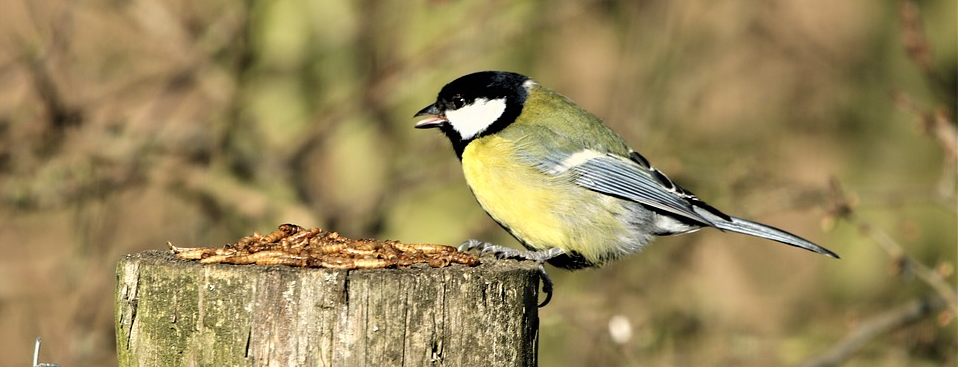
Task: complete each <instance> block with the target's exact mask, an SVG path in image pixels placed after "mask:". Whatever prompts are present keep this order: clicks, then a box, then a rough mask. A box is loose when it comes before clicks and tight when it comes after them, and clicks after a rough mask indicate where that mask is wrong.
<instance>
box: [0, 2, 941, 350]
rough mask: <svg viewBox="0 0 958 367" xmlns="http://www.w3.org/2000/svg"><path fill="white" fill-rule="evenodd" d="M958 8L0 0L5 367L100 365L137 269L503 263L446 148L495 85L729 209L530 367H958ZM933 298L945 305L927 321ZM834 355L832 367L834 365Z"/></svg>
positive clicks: (623, 271) (584, 287)
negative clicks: (298, 237) (773, 229)
mask: <svg viewBox="0 0 958 367" xmlns="http://www.w3.org/2000/svg"><path fill="white" fill-rule="evenodd" d="M956 14H958V7H956V2H955V1H945V0H935V1H932V0H927V1H870V0H846V1H827V0H772V1H762V2H755V1H745V0H729V1H709V0H681V1H665V0H647V1H628V0H621V1H616V0H587V1H571V0H560V1H544V0H522V1H501V0H493V1H488V0H451V1H441V0H433V1H421V0H417V1H374V0H360V1H341V0H273V1H257V0H249V1H244V2H239V1H226V0H202V1H196V0H123V1H97V0H93V1H65V0H50V1H30V0H0V366H24V365H29V364H30V361H31V356H32V352H33V342H34V338H36V337H37V336H41V337H43V349H42V351H41V356H40V360H41V361H43V362H53V363H59V364H61V365H63V366H110V365H115V364H116V358H115V355H114V353H115V350H114V331H113V286H114V281H115V276H114V269H115V265H116V262H117V261H118V259H119V258H120V257H121V256H123V255H124V254H129V253H135V252H139V251H144V250H151V249H165V248H166V242H167V241H171V242H172V243H174V244H176V245H180V246H221V245H223V244H225V243H227V242H231V241H235V240H236V239H238V238H240V237H241V236H244V235H247V234H250V233H252V232H253V231H261V232H268V231H270V230H272V229H274V228H275V227H276V226H277V225H279V224H281V223H285V222H292V223H296V224H299V225H303V226H309V227H313V226H316V227H323V228H326V229H330V230H335V231H339V232H340V233H342V234H343V235H346V236H349V237H353V238H364V237H376V238H381V239H398V240H402V241H406V242H422V243H444V244H458V243H459V242H461V241H462V240H464V239H467V238H479V239H483V240H486V241H491V242H496V243H501V244H512V245H514V244H515V243H516V242H515V241H514V240H513V239H512V238H511V237H509V236H508V234H506V233H505V232H504V231H503V230H501V229H500V228H499V227H498V226H497V225H496V224H495V223H494V222H493V221H492V220H491V219H489V218H488V217H487V216H486V215H485V213H484V212H483V211H482V210H481V209H480V208H479V206H478V205H477V204H476V203H475V201H474V199H473V197H472V195H471V194H470V193H469V191H468V189H467V188H466V186H465V183H464V181H463V179H462V174H461V171H460V167H459V164H458V162H457V161H456V158H455V155H454V153H453V152H452V149H451V148H450V147H449V144H448V141H447V140H446V138H445V137H444V136H442V135H441V134H439V133H438V132H436V131H421V130H415V129H413V128H412V125H413V124H414V123H415V121H416V120H415V119H413V118H412V115H413V113H415V112H416V111H418V110H419V109H420V108H422V107H424V106H426V105H428V104H430V103H432V102H433V101H434V99H435V95H436V93H437V92H438V91H439V88H441V87H442V85H443V84H445V83H446V82H448V81H451V80H452V79H454V78H456V77H458V76H460V75H463V74H467V73H470V72H473V71H479V70H489V69H496V70H510V71H516V72H520V73H523V74H526V75H529V76H531V77H533V78H534V79H536V80H537V81H538V82H540V84H543V85H546V86H549V87H551V88H553V89H556V90H558V91H559V92H561V93H563V94H565V95H567V96H569V97H570V98H572V99H574V100H575V101H577V102H578V103H579V104H581V105H583V106H585V107H586V108H587V109H589V110H590V111H592V112H594V113H596V114H597V115H598V116H600V117H601V118H603V119H604V120H605V121H607V122H608V123H609V124H610V125H612V126H613V128H614V129H615V130H617V131H618V132H619V133H620V134H621V135H623V136H624V137H625V138H626V139H627V140H628V141H629V142H630V143H631V144H632V146H633V147H634V148H635V149H637V150H639V151H641V152H642V153H643V154H644V155H645V156H646V157H648V158H649V159H650V160H651V161H652V162H653V164H655V165H656V166H658V167H659V168H660V169H662V170H663V171H664V172H666V173H668V174H669V175H670V176H671V177H672V178H673V179H674V180H676V181H677V182H679V183H680V184H681V185H683V186H684V187H686V188H688V189H689V190H691V191H693V192H695V193H696V194H698V196H700V197H701V198H703V199H704V200H706V201H708V202H709V203H710V204H712V205H714V206H716V207H718V208H721V209H723V210H724V211H726V212H728V213H729V214H734V215H738V216H742V217H745V218H750V219H753V220H757V221H761V222H764V223H768V224H771V225H774V226H778V227H782V228H785V229H787V230H789V231H791V232H794V233H797V234H800V235H802V236H803V237H806V238H808V239H810V240H812V241H814V242H817V243H819V244H822V245H824V246H826V247H828V248H830V249H831V250H834V251H836V252H838V253H839V254H840V255H841V256H842V259H841V260H833V259H829V258H826V257H823V256H818V255H815V254H812V253H809V252H805V251H800V250H797V249H794V248H789V247H787V246H782V245H779V244H776V243H774V242H770V241H765V240H761V239H756V238H751V237H746V236H741V235H735V234H723V233H720V232H718V231H715V230H703V231H701V232H698V233H695V234H689V235H682V236H675V237H668V238H662V239H660V240H658V241H657V242H656V243H655V244H654V245H653V246H650V247H649V248H648V249H647V250H646V251H644V252H643V253H641V254H639V255H636V256H632V257H630V258H627V259H625V260H622V261H619V262H617V263H614V264H611V265H609V266H607V267H604V268H601V269H595V270H585V271H578V272H568V271H564V270H559V269H554V268H552V269H551V272H550V273H551V274H552V277H553V279H554V280H555V283H556V289H555V298H554V299H553V301H552V304H550V305H549V306H548V307H545V308H543V309H541V310H540V312H539V315H540V318H541V328H540V334H539V335H540V343H539V345H540V353H539V359H540V364H541V365H542V366H586V365H590V366H595V365H610V366H616V365H619V366H781V365H799V364H802V363H808V364H806V365H807V366H826V365H834V364H836V363H841V362H844V364H843V365H846V366H942V365H947V366H955V365H956V363H958V362H956V353H958V347H956V345H958V344H956V343H958V341H956V321H955V316H956V314H955V299H954V290H955V283H956V280H955V279H956V278H955V274H954V266H955V262H956V256H958V255H956V251H958V250H956V248H958V219H956V211H958V209H956V206H958V204H956V181H955V168H956V160H955V158H956V148H955V140H956V136H955V122H954V121H955V120H954V113H955V107H956V103H958V102H956V89H958V86H956V78H958V71H956V70H958V61H956V60H958V51H956V48H958V47H956V44H958V42H956V34H958V30H956V24H955V23H956ZM943 300H945V301H943ZM830 353H832V354H830Z"/></svg>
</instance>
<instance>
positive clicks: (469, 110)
mask: <svg viewBox="0 0 958 367" xmlns="http://www.w3.org/2000/svg"><path fill="white" fill-rule="evenodd" d="M505 110H506V99H505V98H498V99H493V100H488V99H485V98H479V99H476V101H475V102H473V103H472V104H471V105H468V106H463V107H462V108H460V109H458V110H446V120H448V121H449V124H450V125H452V128H453V129H455V130H456V132H458V133H459V137H460V138H462V140H469V139H472V138H473V137H475V136H476V135H479V133H481V132H483V131H485V130H486V128H488V127H489V125H492V123H493V122H496V120H498V119H499V117H500V116H502V113H503V112H505Z"/></svg>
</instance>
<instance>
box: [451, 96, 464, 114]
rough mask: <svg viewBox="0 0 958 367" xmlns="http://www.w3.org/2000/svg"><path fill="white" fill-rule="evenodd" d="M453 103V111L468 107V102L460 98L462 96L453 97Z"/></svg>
mask: <svg viewBox="0 0 958 367" xmlns="http://www.w3.org/2000/svg"><path fill="white" fill-rule="evenodd" d="M451 102H452V109H453V110H458V109H460V108H462V107H463V106H465V105H466V100H465V98H462V96H460V95H456V96H454V97H452V101H451Z"/></svg>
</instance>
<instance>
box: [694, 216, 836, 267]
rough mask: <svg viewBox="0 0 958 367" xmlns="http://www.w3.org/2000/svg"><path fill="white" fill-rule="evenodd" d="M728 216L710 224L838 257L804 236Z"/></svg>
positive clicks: (722, 228)
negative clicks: (728, 218)
mask: <svg viewBox="0 0 958 367" xmlns="http://www.w3.org/2000/svg"><path fill="white" fill-rule="evenodd" d="M730 218H731V220H729V221H727V220H713V221H712V225H713V226H715V228H718V229H721V230H725V231H730V232H737V233H742V234H747V235H752V236H756V237H762V238H767V239H770V240H772V241H778V242H781V243H784V244H786V245H789V246H795V247H800V248H803V249H806V250H808V251H812V252H817V253H819V254H822V255H825V256H829V257H833V258H836V259H838V258H839V257H838V254H836V253H834V252H831V251H829V250H828V249H826V248H824V247H821V246H819V245H816V244H814V243H811V242H809V241H808V240H805V239H804V238H801V237H798V236H796V235H793V234H791V233H788V232H785V231H783V230H781V229H778V228H775V227H770V226H766V225H764V224H760V223H755V222H752V221H748V220H745V219H742V218H736V217H730Z"/></svg>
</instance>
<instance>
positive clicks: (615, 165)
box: [415, 71, 838, 302]
mask: <svg viewBox="0 0 958 367" xmlns="http://www.w3.org/2000/svg"><path fill="white" fill-rule="evenodd" d="M419 116H429V117H428V118H426V119H423V120H420V121H419V122H417V123H416V125H415V127H416V128H420V129H426V128H438V129H439V130H440V131H442V132H443V133H444V134H445V135H446V137H448V138H449V140H450V141H451V142H452V147H453V149H454V150H455V152H456V155H457V156H458V157H459V160H460V161H461V162H462V170H463V173H464V175H465V178H466V183H467V184H468V185H469V188H470V189H471V190H472V193H473V195H475V197H476V200H477V201H478V202H479V205H481V206H482V208H483V209H484V210H485V211H486V213H488V214H489V216H491V217H492V219H494V220H495V221H496V222H498V223H499V225H501V226H502V227H503V228H505V229H506V230H507V231H509V233H510V234H512V235H513V236H514V237H515V238H516V239H518V240H519V242H520V243H522V245H523V246H525V248H526V250H525V251H523V250H517V249H513V248H509V247H505V246H499V245H494V244H491V243H486V242H482V241H477V240H468V241H466V242H464V243H463V244H462V246H461V247H462V248H463V249H476V248H478V249H479V250H480V251H482V252H483V253H486V252H492V253H495V254H496V255H497V256H498V257H500V258H518V259H527V260H533V261H536V262H538V263H539V264H540V265H541V264H542V262H548V263H550V264H552V265H554V266H556V267H561V268H566V269H580V268H586V267H597V266H601V265H603V264H605V263H608V262H609V261H612V260H615V259H617V258H620V257H622V256H624V255H628V254H632V253H635V252H637V251H639V250H641V249H642V248H643V247H645V245H646V244H648V243H649V242H650V241H651V240H652V239H653V238H654V237H655V236H665V235H673V234H680V233H688V232H693V231H696V230H698V229H700V228H702V227H714V228H718V229H720V230H723V231H729V232H738V233H744V234H747V235H752V236H757V237H762V238H767V239H770V240H773V241H778V242H781V243H784V244H786V245H790V246H795V247H800V248H803V249H806V250H809V251H813V252H817V253H820V254H823V255H826V256H830V257H833V258H838V255H836V254H835V253H834V252H831V251H829V250H827V249H825V248H823V247H821V246H818V245H816V244H814V243H811V242H809V241H807V240H805V239H803V238H801V237H798V236H795V235H793V234H791V233H788V232H785V231H783V230H780V229H777V228H773V227H771V226H767V225H764V224H760V223H756V222H752V221H748V220H745V219H741V218H737V217H733V216H730V215H727V214H725V213H723V212H721V211H719V210H718V209H716V208H714V207H712V206H710V205H708V204H706V203H705V202H704V201H702V200H701V199H699V198H698V197H696V196H695V195H694V194H692V193H691V192H689V191H688V190H685V189H683V188H682V187H680V186H679V185H676V184H675V182H673V181H672V180H671V179H669V178H668V176H666V175H665V174H664V173H662V172H661V171H659V170H658V169H656V168H655V167H653V166H652V165H651V164H650V163H649V161H648V160H647V159H646V158H645V157H643V156H642V155H640V154H639V153H638V152H636V151H635V150H633V149H631V148H629V146H628V145H627V143H626V142H625V140H623V139H622V138H621V137H619V135H618V134H616V133H615V132H613V131H612V129H610V128H609V127H608V126H606V125H605V124H604V123H603V122H602V121H601V120H600V119H599V118H598V117H596V116H595V115H593V114H591V113H589V112H588V111H586V110H585V109H583V108H582V107H579V106H578V105H576V104H575V103H574V102H572V100H570V99H569V98H567V97H565V96H563V95H561V94H559V93H557V92H555V91H553V90H551V89H549V88H546V87H543V86H541V85H539V84H538V83H536V82H535V81H533V80H532V79H529V78H528V77H526V76H524V75H520V74H516V73H511V72H504V71H482V72H477V73H472V74H468V75H465V76H462V77H460V78H458V79H456V80H453V81H452V82H450V83H449V84H446V85H445V86H444V87H443V88H442V90H440V91H439V95H438V97H437V98H436V102H435V103H433V104H431V105H429V106H426V108H423V109H422V110H421V111H419V112H418V113H416V115H415V117H419ZM550 294H551V293H550ZM546 302H548V301H546Z"/></svg>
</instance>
